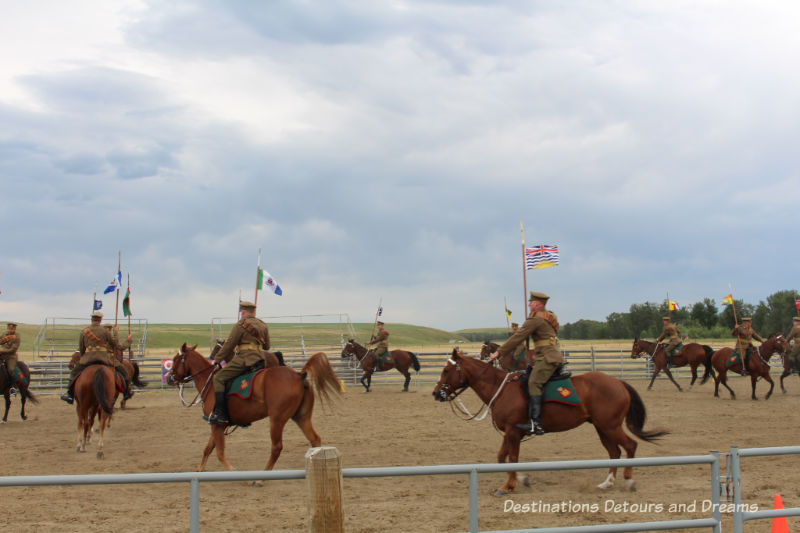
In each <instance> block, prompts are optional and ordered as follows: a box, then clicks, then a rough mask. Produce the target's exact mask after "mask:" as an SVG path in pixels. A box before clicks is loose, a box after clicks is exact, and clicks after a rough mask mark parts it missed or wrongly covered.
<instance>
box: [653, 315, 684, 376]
mask: <svg viewBox="0 0 800 533" xmlns="http://www.w3.org/2000/svg"><path fill="white" fill-rule="evenodd" d="M662 320H663V321H664V331H662V332H661V335H659V336H658V338H657V339H656V344H658V343H659V342H661V341H663V340H664V339H665V338H667V337H669V341H668V342H667V346H666V347H665V348H664V353H665V354H666V355H667V363H669V361H670V357H671V356H672V350H674V349H675V348H677V347H678V346H680V345H681V344H682V343H681V337H680V333H681V332H680V331H678V328H677V326H675V324H673V323H672V320H671V319H670V317H668V316H665V317H662ZM669 366H672V365H669Z"/></svg>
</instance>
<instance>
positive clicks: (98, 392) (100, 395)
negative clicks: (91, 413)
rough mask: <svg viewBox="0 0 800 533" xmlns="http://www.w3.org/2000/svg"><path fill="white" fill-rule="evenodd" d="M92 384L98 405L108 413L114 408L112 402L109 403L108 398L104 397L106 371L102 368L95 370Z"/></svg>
mask: <svg viewBox="0 0 800 533" xmlns="http://www.w3.org/2000/svg"><path fill="white" fill-rule="evenodd" d="M112 383H113V379H112ZM92 385H93V388H94V395H95V397H96V398H97V403H98V404H99V405H100V407H101V408H102V409H103V411H105V412H106V413H107V414H109V415H110V414H111V412H112V411H113V410H114V404H113V402H112V403H111V404H109V402H108V398H106V373H105V371H104V370H103V369H102V368H98V369H97V370H95V373H94V378H93V379H92ZM113 386H114V385H113V384H112V387H113Z"/></svg>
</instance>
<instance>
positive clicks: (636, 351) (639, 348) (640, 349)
mask: <svg viewBox="0 0 800 533" xmlns="http://www.w3.org/2000/svg"><path fill="white" fill-rule="evenodd" d="M646 351H647V349H646V348H645V347H644V346H643V344H642V341H641V339H639V337H636V338H635V339H633V346H631V359H637V358H638V357H640V356H641V355H642V353H644V352H646Z"/></svg>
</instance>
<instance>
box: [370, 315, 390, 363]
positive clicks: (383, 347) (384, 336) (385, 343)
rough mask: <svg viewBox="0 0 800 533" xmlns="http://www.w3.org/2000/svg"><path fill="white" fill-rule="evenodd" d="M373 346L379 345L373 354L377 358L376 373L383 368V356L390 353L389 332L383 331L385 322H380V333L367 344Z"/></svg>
mask: <svg viewBox="0 0 800 533" xmlns="http://www.w3.org/2000/svg"><path fill="white" fill-rule="evenodd" d="M372 344H377V346H376V347H375V349H374V351H373V352H372V356H373V357H374V358H375V362H374V363H373V364H374V370H373V371H374V372H378V371H379V370H380V366H381V357H382V356H383V354H385V353H386V352H388V351H389V332H388V331H386V330H385V329H383V322H381V321H380V320H379V321H378V332H377V333H375V335H373V336H372V338H371V339H370V340H369V342H368V343H367V346H370V345H372Z"/></svg>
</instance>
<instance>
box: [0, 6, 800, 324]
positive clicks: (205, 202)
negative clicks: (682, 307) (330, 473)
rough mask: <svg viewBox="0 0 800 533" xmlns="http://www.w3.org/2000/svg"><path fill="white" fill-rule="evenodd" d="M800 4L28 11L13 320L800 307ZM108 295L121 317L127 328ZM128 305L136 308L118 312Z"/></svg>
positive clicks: (1, 277) (3, 298)
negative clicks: (120, 292) (124, 288)
mask: <svg viewBox="0 0 800 533" xmlns="http://www.w3.org/2000/svg"><path fill="white" fill-rule="evenodd" d="M799 17H800V5H797V4H795V3H792V2H774V1H766V2H765V1H762V0H759V1H752V2H735V1H734V2H727V1H726V2H721V1H701V2H696V1H691V2H688V1H686V2H682V1H677V2H667V3H664V2H639V1H635V2H634V1H607V2H596V1H593V0H592V1H590V0H587V1H576V2H560V1H547V2H545V1H539V2H536V1H491V2H489V1H486V2H482V1H477V0H475V1H469V2H465V1H444V0H442V1H438V2H437V1H428V0H426V1H415V0H411V1H387V2H373V1H366V0H365V1H324V2H322V1H320V2H312V1H296V2H288V1H276V2H251V1H221V0H220V1H206V2H197V1H182V0H174V1H170V2H161V1H158V2H157V1H117V2H107V1H105V0H97V1H75V2H61V1H49V2H48V1H44V0H43V1H35V2H13V3H9V4H8V5H6V6H5V7H4V9H3V17H2V18H0V48H2V50H3V51H4V52H3V53H2V54H0V124H2V128H0V180H1V184H2V189H1V190H2V193H1V194H0V198H2V208H1V209H0V228H2V232H3V235H4V243H3V244H4V246H3V252H2V253H0V290H2V294H0V320H7V319H16V320H19V321H23V322H29V323H41V322H42V321H43V320H44V319H45V317H83V316H86V315H87V314H88V313H89V312H90V305H91V298H92V293H93V291H94V290H95V287H96V286H97V287H98V288H99V289H100V290H101V291H102V288H103V287H104V286H105V285H106V284H107V283H108V282H109V281H110V279H111V278H112V276H113V275H114V272H115V271H116V268H117V254H118V252H119V251H121V252H122V270H123V273H124V274H125V275H127V274H128V273H130V276H131V286H132V292H133V310H134V314H135V316H136V317H137V318H145V319H147V320H148V321H150V322H153V323H156V322H177V323H181V322H196V323H203V322H207V321H209V320H210V319H211V318H212V317H232V316H233V315H234V313H235V307H236V301H237V299H238V297H239V293H240V291H243V295H244V297H246V298H249V299H252V297H253V290H254V285H255V270H256V264H257V260H258V250H259V248H260V249H262V253H263V258H262V266H263V267H264V268H266V269H267V270H268V271H269V272H270V273H271V274H272V275H273V276H274V277H275V278H276V279H277V281H278V283H279V284H280V285H281V287H282V288H283V290H284V295H283V296H280V297H277V296H274V295H272V294H269V293H267V294H264V293H261V294H260V296H259V304H260V305H259V315H261V316H265V317H266V316H277V315H295V314H300V313H323V314H324V313H348V314H349V315H350V317H351V318H352V320H353V321H359V322H368V321H372V319H373V317H374V313H375V310H376V307H377V304H378V301H379V300H381V301H382V303H383V307H384V317H385V320H386V321H387V322H405V323H412V324H419V325H426V326H432V327H439V328H444V329H449V330H455V329H460V328H468V327H483V326H503V325H505V318H504V314H503V305H504V304H503V302H504V298H505V299H508V302H509V306H510V307H511V309H512V311H513V312H514V315H513V317H514V318H518V317H520V316H521V314H522V307H523V289H522V272H521V250H520V221H522V222H523V223H524V226H525V238H526V244H528V245H534V244H556V245H558V246H559V249H560V253H561V264H560V265H559V266H558V267H555V268H549V269H543V270H536V271H530V272H529V273H528V288H529V289H538V290H542V291H544V292H547V293H549V294H550V295H551V296H552V300H551V306H550V307H551V308H552V309H553V310H554V311H555V312H556V313H557V314H558V315H559V317H560V319H561V321H562V323H563V322H571V321H575V320H577V319H580V318H591V319H597V320H603V319H604V318H605V317H606V316H607V315H608V314H609V313H611V312H614V311H626V310H627V309H628V307H629V306H630V304H631V303H635V302H644V301H661V300H663V299H664V298H665V297H666V295H667V293H669V295H670V297H671V298H672V299H673V300H675V301H677V302H678V303H679V304H686V303H691V302H695V301H698V300H702V298H704V297H711V298H715V299H716V300H717V302H719V300H720V299H721V298H722V297H723V296H725V295H726V294H728V293H729V292H731V290H730V289H729V284H730V286H731V287H732V289H733V293H734V296H735V297H737V298H742V299H744V300H745V301H747V302H751V303H757V302H758V301H759V300H761V299H765V298H766V296H768V295H769V294H771V293H773V292H775V291H777V290H783V289H796V288H798V285H797V277H796V276H797V266H798V262H800V251H799V250H798V248H797V244H796V235H797V229H796V228H797V227H798V226H797V225H798V222H800V219H798V211H797V207H798V197H800V196H799V195H800V170H798V169H799V168H800V165H798V155H797V154H798V153H799V152H798V141H800V120H798V119H799V118H800V69H798V68H797V65H798V56H799V55H800V54H799V53H798V51H799V50H800V32H798V31H797V29H796V23H797V20H798V18H799ZM113 303H114V301H113V299H112V298H106V303H105V306H106V312H108V310H109V309H113ZM112 312H113V311H112Z"/></svg>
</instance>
